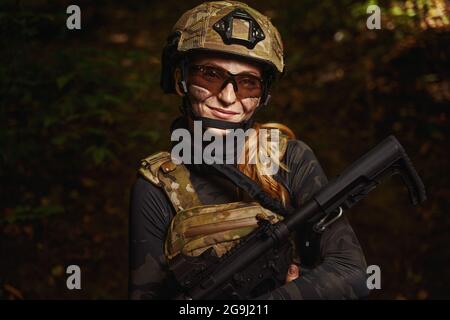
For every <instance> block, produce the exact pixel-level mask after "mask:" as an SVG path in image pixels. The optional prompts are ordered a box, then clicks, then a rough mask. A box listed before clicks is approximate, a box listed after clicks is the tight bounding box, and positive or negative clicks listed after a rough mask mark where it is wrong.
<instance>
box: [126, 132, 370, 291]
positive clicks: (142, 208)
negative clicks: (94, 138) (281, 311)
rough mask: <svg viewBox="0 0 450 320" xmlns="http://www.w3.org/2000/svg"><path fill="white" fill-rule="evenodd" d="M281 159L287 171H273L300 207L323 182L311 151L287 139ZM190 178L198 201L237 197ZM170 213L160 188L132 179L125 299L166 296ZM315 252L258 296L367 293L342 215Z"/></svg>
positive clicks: (216, 184) (213, 180) (362, 266)
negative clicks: (289, 277) (304, 266)
mask: <svg viewBox="0 0 450 320" xmlns="http://www.w3.org/2000/svg"><path fill="white" fill-rule="evenodd" d="M284 163H285V164H286V166H287V168H288V170H287V171H284V170H282V169H280V172H279V175H280V178H281V179H282V180H283V182H284V185H285V187H287V189H288V191H289V193H290V195H291V198H292V204H293V206H294V207H301V206H302V204H303V203H305V202H306V201H308V200H309V199H310V198H311V197H312V196H313V195H314V194H315V193H316V192H317V191H319V190H320V189H321V188H322V187H323V186H324V185H325V184H326V183H327V181H328V180H327V177H326V175H325V173H324V172H323V170H322V168H321V166H320V164H319V162H318V161H317V159H316V157H315V155H314V153H313V151H312V150H311V149H310V148H309V147H308V146H307V145H306V144H305V143H304V142H302V141H299V140H291V141H289V143H288V147H287V150H286V155H285V159H284ZM191 182H192V185H193V187H194V189H195V190H196V192H197V194H198V196H199V199H200V201H201V202H202V203H204V204H222V203H229V202H234V201H239V200H240V199H238V198H237V197H238V193H237V192H236V190H237V189H236V187H235V186H234V185H232V184H231V183H230V182H229V181H227V180H225V179H223V178H220V177H217V176H211V175H202V174H201V173H198V172H195V171H191ZM174 214H175V210H174V209H173V207H172V205H171V203H170V201H169V200H168V199H167V197H166V195H165V194H164V191H163V190H162V189H160V188H158V187H156V186H154V185H152V184H151V183H150V182H148V181H147V180H145V179H144V178H142V177H138V179H137V181H136V183H135V184H134V186H133V190H132V196H131V203H130V281H129V295H130V298H131V299H169V298H171V295H172V294H173V293H172V283H171V281H170V279H171V277H169V273H168V271H167V265H166V262H165V257H164V253H163V246H164V241H165V236H166V232H167V230H168V228H169V225H170V222H171V219H172V217H173V216H174ZM319 250H320V263H319V264H317V265H316V266H315V267H314V268H312V269H309V270H308V271H307V272H302V274H301V276H300V277H299V278H297V279H296V280H294V281H292V282H289V283H288V284H285V285H283V286H282V287H279V288H277V289H275V290H274V291H272V292H271V293H269V294H267V295H265V296H262V297H259V298H261V299H356V298H361V297H365V296H367V295H368V289H367V286H366V262H365V259H364V254H363V252H362V249H361V247H360V244H359V242H358V240H357V238H356V235H355V233H354V232H353V230H352V228H351V226H350V224H349V223H348V221H347V220H346V218H345V217H343V218H340V219H339V220H338V221H336V222H335V223H334V224H332V225H331V226H330V227H329V228H328V229H326V230H325V231H324V233H323V235H322V237H321V239H320V249H319Z"/></svg>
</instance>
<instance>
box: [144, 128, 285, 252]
mask: <svg viewBox="0 0 450 320" xmlns="http://www.w3.org/2000/svg"><path fill="white" fill-rule="evenodd" d="M287 141H288V137H287V136H285V135H284V134H281V133H280V140H279V152H280V161H281V160H282V159H283V157H284V155H285V153H286V148H287ZM139 173H140V174H141V175H142V176H143V177H144V178H145V179H147V180H148V181H150V182H151V183H152V184H154V185H156V186H158V187H160V188H161V189H162V190H164V192H165V194H166V195H167V197H168V199H169V200H170V202H171V204H172V206H173V208H174V209H175V212H176V214H175V216H174V218H173V219H172V221H171V224H170V228H169V230H168V232H167V236H166V241H165V244H164V254H165V256H166V259H168V260H170V259H172V258H173V257H175V256H176V255H177V254H179V253H180V252H181V253H183V254H184V255H187V256H198V255H200V254H202V253H203V252H204V251H206V250H208V249H209V248H213V249H214V251H215V254H216V255H217V256H219V257H220V256H221V255H223V254H224V253H225V252H227V251H228V250H230V249H231V248H232V247H233V246H234V245H236V244H237V243H238V242H239V239H241V238H243V237H245V236H246V235H248V234H249V233H250V232H252V231H253V230H254V229H255V228H256V227H257V226H258V220H260V219H264V220H267V221H269V222H270V223H276V222H278V221H280V220H282V217H281V216H280V215H277V214H275V213H273V212H271V211H270V210H267V209H265V208H263V207H262V206H261V205H259V204H258V203H256V202H243V201H240V202H233V203H226V204H216V205H205V204H203V203H202V202H201V201H200V200H199V197H198V195H197V193H196V191H195V190H194V188H193V186H192V183H191V180H190V172H189V170H188V169H187V168H186V166H184V165H183V164H175V163H174V162H172V160H171V156H170V153H168V152H159V153H155V154H153V155H151V156H149V157H147V158H145V159H143V160H142V161H141V167H140V169H139Z"/></svg>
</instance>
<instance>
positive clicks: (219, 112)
mask: <svg viewBox="0 0 450 320" xmlns="http://www.w3.org/2000/svg"><path fill="white" fill-rule="evenodd" d="M207 107H208V108H209V109H210V110H211V113H212V114H213V116H215V117H217V118H219V119H223V120H229V119H231V118H233V117H234V116H236V115H238V114H239V112H235V111H231V110H226V109H221V108H214V107H210V106H207Z"/></svg>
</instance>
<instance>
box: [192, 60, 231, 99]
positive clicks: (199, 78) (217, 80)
mask: <svg viewBox="0 0 450 320" xmlns="http://www.w3.org/2000/svg"><path fill="white" fill-rule="evenodd" d="M226 79H227V75H226V74H225V73H224V72H222V70H220V69H218V68H214V67H210V66H197V65H193V66H191V67H190V72H189V81H190V83H192V84H194V85H197V86H200V87H202V88H205V89H207V90H208V91H210V92H211V93H213V94H219V93H220V91H221V90H222V85H223V83H224V82H225V80H226Z"/></svg>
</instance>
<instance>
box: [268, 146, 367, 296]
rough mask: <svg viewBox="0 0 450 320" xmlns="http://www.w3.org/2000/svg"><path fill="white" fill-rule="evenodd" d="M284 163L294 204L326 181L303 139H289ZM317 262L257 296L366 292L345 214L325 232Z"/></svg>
mask: <svg viewBox="0 0 450 320" xmlns="http://www.w3.org/2000/svg"><path fill="white" fill-rule="evenodd" d="M286 164H287V166H288V169H289V172H288V174H287V184H288V186H289V188H290V189H291V190H290V191H291V194H292V195H293V196H292V198H293V201H294V205H295V206H297V207H301V206H302V204H303V203H305V202H306V201H308V200H309V199H310V198H311V197H312V196H313V195H314V194H315V193H317V192H318V191H319V190H320V189H321V188H322V187H323V186H324V185H326V184H327V183H328V180H327V177H326V175H325V173H324V171H323V169H322V167H321V166H320V164H319V162H318V161H317V158H316V156H315V155H314V153H313V151H312V150H311V148H309V146H308V145H306V144H305V143H304V142H302V141H290V142H289V145H288V149H287V153H286ZM320 261H321V262H320V263H319V264H318V265H317V266H316V267H314V268H313V269H310V270H308V271H306V272H305V271H304V270H303V272H302V271H301V275H300V277H299V278H297V279H296V280H294V281H292V282H290V283H288V284H285V285H284V286H282V287H280V288H278V289H276V290H274V291H272V292H271V293H270V294H268V295H265V296H262V297H260V299H357V298H361V297H365V296H367V295H368V288H367V285H366V261H365V258H364V254H363V252H362V249H361V246H360V244H359V242H358V240H357V238H356V235H355V233H354V232H353V230H352V228H351V226H350V224H349V223H348V221H347V219H346V218H345V217H343V218H340V219H339V220H338V221H337V222H335V223H334V224H333V225H331V226H330V227H329V228H328V229H326V231H324V233H323V235H322V237H321V239H320Z"/></svg>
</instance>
